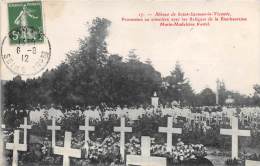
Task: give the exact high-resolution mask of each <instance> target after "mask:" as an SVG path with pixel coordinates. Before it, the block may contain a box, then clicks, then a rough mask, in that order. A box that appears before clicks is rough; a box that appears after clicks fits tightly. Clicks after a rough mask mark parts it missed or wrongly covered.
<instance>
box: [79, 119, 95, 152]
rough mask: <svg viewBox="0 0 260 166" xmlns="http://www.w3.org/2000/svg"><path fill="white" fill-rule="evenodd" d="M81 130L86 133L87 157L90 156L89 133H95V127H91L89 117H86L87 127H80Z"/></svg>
mask: <svg viewBox="0 0 260 166" xmlns="http://www.w3.org/2000/svg"><path fill="white" fill-rule="evenodd" d="M79 129H80V130H83V131H85V148H86V156H87V155H88V151H89V146H88V144H89V140H90V138H89V131H95V127H94V126H89V117H88V116H85V125H84V126H79Z"/></svg>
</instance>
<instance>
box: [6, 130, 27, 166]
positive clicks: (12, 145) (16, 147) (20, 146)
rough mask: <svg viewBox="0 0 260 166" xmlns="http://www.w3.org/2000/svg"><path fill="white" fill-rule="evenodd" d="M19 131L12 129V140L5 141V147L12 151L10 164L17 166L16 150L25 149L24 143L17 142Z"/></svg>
mask: <svg viewBox="0 0 260 166" xmlns="http://www.w3.org/2000/svg"><path fill="white" fill-rule="evenodd" d="M19 137H20V131H19V130H15V131H14V142H13V143H6V149H8V150H12V151H13V161H12V166H18V151H27V145H26V144H19Z"/></svg>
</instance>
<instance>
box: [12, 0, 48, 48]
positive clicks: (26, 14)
mask: <svg viewBox="0 0 260 166" xmlns="http://www.w3.org/2000/svg"><path fill="white" fill-rule="evenodd" d="M8 19H9V20H8V21H9V36H10V44H19V43H41V42H43V39H44V38H43V37H42V34H43V17H42V3H41V1H25V2H10V3H8Z"/></svg>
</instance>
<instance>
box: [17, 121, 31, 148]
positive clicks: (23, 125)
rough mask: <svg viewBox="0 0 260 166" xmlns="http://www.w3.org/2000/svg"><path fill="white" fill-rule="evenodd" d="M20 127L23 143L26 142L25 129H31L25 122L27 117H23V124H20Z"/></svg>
mask: <svg viewBox="0 0 260 166" xmlns="http://www.w3.org/2000/svg"><path fill="white" fill-rule="evenodd" d="M20 128H22V129H23V143H24V144H27V130H29V129H32V126H31V125H28V124H27V117H24V124H22V125H20Z"/></svg>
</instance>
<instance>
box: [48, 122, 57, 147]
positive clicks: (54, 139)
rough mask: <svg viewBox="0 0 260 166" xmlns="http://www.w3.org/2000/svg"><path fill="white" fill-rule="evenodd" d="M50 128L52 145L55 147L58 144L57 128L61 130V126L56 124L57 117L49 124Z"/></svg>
mask: <svg viewBox="0 0 260 166" xmlns="http://www.w3.org/2000/svg"><path fill="white" fill-rule="evenodd" d="M47 129H48V130H51V146H52V147H53V148H54V147H55V145H56V130H60V126H56V122H55V118H54V117H53V118H52V125H51V126H47Z"/></svg>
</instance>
